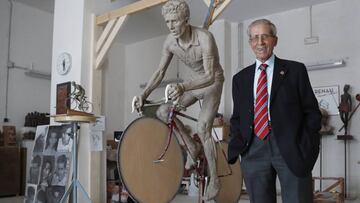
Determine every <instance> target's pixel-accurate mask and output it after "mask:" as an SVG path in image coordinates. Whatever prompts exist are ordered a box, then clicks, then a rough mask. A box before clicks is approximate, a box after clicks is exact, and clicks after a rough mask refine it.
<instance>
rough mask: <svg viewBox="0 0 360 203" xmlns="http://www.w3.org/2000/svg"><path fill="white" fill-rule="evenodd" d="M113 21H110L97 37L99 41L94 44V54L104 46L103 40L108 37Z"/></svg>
mask: <svg viewBox="0 0 360 203" xmlns="http://www.w3.org/2000/svg"><path fill="white" fill-rule="evenodd" d="M115 21H116V20H115V19H112V20H110V21H109V22H108V23H107V24H106V26H105V29H104V30H103V32H102V33H101V35H100V37H99V40H98V41H97V42H96V53H98V52H99V50H100V48H101V47H102V45H103V44H104V41H105V39H106V38H107V37H108V36H109V34H110V30H111V29H112V28H113V27H114V24H115Z"/></svg>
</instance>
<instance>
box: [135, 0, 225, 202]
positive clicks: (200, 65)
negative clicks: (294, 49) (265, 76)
mask: <svg viewBox="0 0 360 203" xmlns="http://www.w3.org/2000/svg"><path fill="white" fill-rule="evenodd" d="M162 14H163V16H164V19H165V22H166V25H167V27H168V28H169V30H170V34H169V35H168V37H167V39H166V40H165V42H164V46H163V50H162V57H161V60H160V64H159V68H158V69H157V70H156V71H155V73H154V74H153V75H152V77H151V79H150V81H149V82H148V83H147V86H146V87H145V89H144V92H143V93H142V94H141V95H140V96H137V97H135V98H134V101H135V102H134V108H137V109H138V108H141V107H142V106H143V104H144V101H145V100H146V98H147V97H148V96H149V95H150V93H151V92H152V91H153V90H154V89H155V88H156V87H157V86H158V85H159V84H160V83H161V81H162V80H163V78H164V75H165V72H166V70H167V68H168V66H169V64H170V61H171V59H172V58H173V56H174V55H176V56H177V57H178V58H179V59H180V60H181V61H182V62H183V63H184V64H185V65H187V66H188V67H189V68H190V70H191V71H192V74H191V76H192V77H191V78H189V80H186V81H185V82H183V83H177V84H170V85H169V88H167V89H168V92H167V93H168V97H169V98H170V99H172V100H178V104H179V105H181V106H184V107H188V106H190V105H192V104H194V103H195V102H196V101H198V100H202V107H201V111H200V113H199V116H198V123H197V134H198V135H199V137H200V139H201V142H202V144H203V147H204V152H205V156H206V158H207V161H208V164H209V171H210V181H209V184H208V186H207V189H206V194H205V196H204V199H205V200H210V199H213V198H214V197H215V196H216V195H217V193H218V192H219V189H220V183H219V178H218V177H217V173H216V151H215V150H216V148H215V143H214V140H213V139H212V136H211V129H212V124H213V120H214V117H215V115H216V113H217V110H218V107H219V104H220V98H221V92H222V86H223V82H224V75H223V69H222V67H221V65H220V63H219V54H218V50H217V46H216V43H215V40H214V37H213V36H212V34H211V33H210V32H209V31H207V30H204V29H201V28H198V27H194V26H191V25H189V17H190V11H189V7H188V5H187V4H186V2H185V1H183V0H170V1H168V2H167V3H166V4H165V5H164V6H163V8H162ZM169 107H170V105H168V104H165V105H162V106H160V108H159V109H158V111H157V116H158V117H159V118H160V119H161V120H163V121H164V122H166V121H167V118H168V111H169ZM175 122H176V125H177V126H178V127H179V131H180V133H181V134H187V135H188V133H186V132H187V130H185V128H184V125H183V124H182V123H181V122H180V121H179V120H178V119H176V120H175ZM180 140H181V139H180ZM185 144H186V145H187V146H188V148H189V150H190V155H188V160H187V164H186V167H187V168H190V165H191V163H190V162H191V161H192V160H193V159H195V158H196V156H197V154H198V152H199V150H200V149H199V146H197V143H196V142H195V141H194V140H192V138H191V136H190V135H188V136H185Z"/></svg>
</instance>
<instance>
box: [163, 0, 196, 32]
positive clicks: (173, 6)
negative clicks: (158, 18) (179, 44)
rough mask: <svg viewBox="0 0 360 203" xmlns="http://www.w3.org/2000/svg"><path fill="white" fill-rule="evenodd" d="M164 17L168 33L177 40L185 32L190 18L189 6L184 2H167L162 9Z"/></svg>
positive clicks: (172, 0)
mask: <svg viewBox="0 0 360 203" xmlns="http://www.w3.org/2000/svg"><path fill="white" fill-rule="evenodd" d="M162 15H163V16H164V19H165V22H166V25H167V27H168V28H169V30H170V33H171V34H172V35H173V36H174V37H175V38H179V37H180V36H182V35H183V34H184V32H185V30H186V27H187V25H188V22H189V18H190V10H189V6H188V5H187V3H186V2H185V1H184V0H169V1H168V2H166V3H165V4H164V6H163V7H162Z"/></svg>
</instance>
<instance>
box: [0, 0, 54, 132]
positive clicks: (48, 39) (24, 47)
mask: <svg viewBox="0 0 360 203" xmlns="http://www.w3.org/2000/svg"><path fill="white" fill-rule="evenodd" d="M13 5H14V6H13V14H12V16H13V22H12V30H11V47H10V61H12V62H14V63H15V64H16V65H17V66H22V67H28V68H30V67H31V64H33V68H34V69H35V70H39V71H42V72H47V73H50V71H51V48H52V28H53V27H52V20H53V15H52V14H51V13H48V12H45V11H42V10H39V9H35V8H33V7H29V6H27V5H24V4H21V3H17V2H14V4H13ZM9 15H10V3H9V2H8V1H0V27H1V28H0V119H1V122H2V120H3V118H4V117H5V108H6V107H5V100H6V69H7V66H6V64H7V54H8V51H7V48H8V39H9V38H8V31H9V18H10V16H9ZM24 72H25V71H24V70H19V69H10V70H9V86H8V88H9V89H8V92H9V93H8V109H7V110H8V111H7V117H8V118H9V119H10V123H11V124H14V125H16V127H17V129H18V130H20V128H21V127H22V126H23V125H24V121H25V116H26V114H27V113H29V112H33V111H38V112H49V104H50V80H44V79H38V78H32V77H28V76H26V75H25V74H24Z"/></svg>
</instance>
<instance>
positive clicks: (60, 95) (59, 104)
mask: <svg viewBox="0 0 360 203" xmlns="http://www.w3.org/2000/svg"><path fill="white" fill-rule="evenodd" d="M70 93H71V82H64V83H60V84H57V85H56V114H66V113H67V110H68V109H70V105H71V102H70V99H69V96H70Z"/></svg>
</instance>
